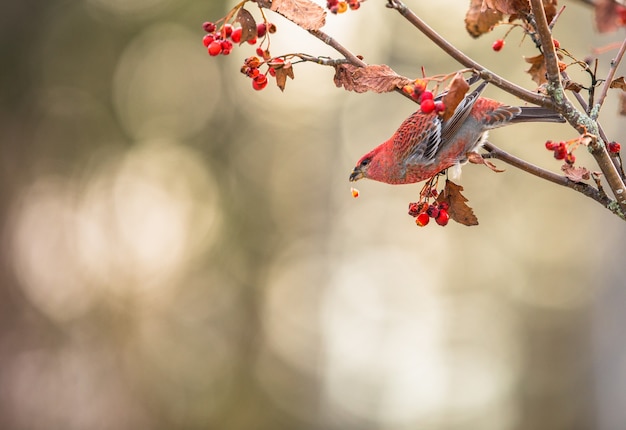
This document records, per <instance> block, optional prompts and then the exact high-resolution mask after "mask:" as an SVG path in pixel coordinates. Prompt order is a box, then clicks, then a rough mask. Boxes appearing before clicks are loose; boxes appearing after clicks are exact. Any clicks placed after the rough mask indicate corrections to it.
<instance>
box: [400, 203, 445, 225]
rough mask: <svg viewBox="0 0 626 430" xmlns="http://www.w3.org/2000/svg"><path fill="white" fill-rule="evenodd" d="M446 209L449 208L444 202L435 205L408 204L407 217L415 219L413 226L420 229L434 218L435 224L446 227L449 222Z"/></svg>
mask: <svg viewBox="0 0 626 430" xmlns="http://www.w3.org/2000/svg"><path fill="white" fill-rule="evenodd" d="M448 209H449V206H448V203H446V202H439V203H437V204H435V203H433V204H429V203H428V202H420V203H409V215H411V216H412V217H415V224H417V225H418V226H420V227H424V226H426V225H427V224H428V222H429V221H430V219H431V218H434V219H435V222H436V223H437V224H439V225H440V226H445V225H447V224H448V221H449V220H450V214H448Z"/></svg>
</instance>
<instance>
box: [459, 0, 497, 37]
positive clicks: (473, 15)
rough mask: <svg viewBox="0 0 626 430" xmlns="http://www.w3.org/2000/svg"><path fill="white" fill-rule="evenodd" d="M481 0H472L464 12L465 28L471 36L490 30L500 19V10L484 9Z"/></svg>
mask: <svg viewBox="0 0 626 430" xmlns="http://www.w3.org/2000/svg"><path fill="white" fill-rule="evenodd" d="M482 6H483V0H472V1H471V3H470V7H469V9H468V10H467V13H466V14H465V29H466V30H467V32H468V33H469V34H470V36H472V37H473V38H477V37H478V36H481V35H483V34H485V33H488V32H490V31H491V30H492V29H493V27H494V26H495V25H496V24H497V23H499V22H500V21H501V20H502V12H500V11H497V10H494V9H484V10H483V8H482Z"/></svg>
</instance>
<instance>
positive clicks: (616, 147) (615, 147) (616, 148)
mask: <svg viewBox="0 0 626 430" xmlns="http://www.w3.org/2000/svg"><path fill="white" fill-rule="evenodd" d="M625 10H626V9H625ZM607 148H608V150H609V152H612V153H614V154H615V153H618V152H620V150H621V149H622V145H620V144H619V143H617V142H609V144H608V145H607Z"/></svg>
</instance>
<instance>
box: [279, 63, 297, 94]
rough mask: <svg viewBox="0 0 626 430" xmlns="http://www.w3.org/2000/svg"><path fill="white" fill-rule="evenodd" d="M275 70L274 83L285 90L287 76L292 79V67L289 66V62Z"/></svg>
mask: <svg viewBox="0 0 626 430" xmlns="http://www.w3.org/2000/svg"><path fill="white" fill-rule="evenodd" d="M275 70H276V85H278V88H280V90H281V91H284V90H285V84H286V83H287V77H290V78H291V79H293V67H291V63H285V64H284V65H283V66H281V67H279V68H277V69H275Z"/></svg>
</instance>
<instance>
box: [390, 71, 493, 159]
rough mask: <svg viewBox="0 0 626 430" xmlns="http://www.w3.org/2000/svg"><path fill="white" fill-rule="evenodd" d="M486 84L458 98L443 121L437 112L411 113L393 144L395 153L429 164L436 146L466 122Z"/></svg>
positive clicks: (448, 138)
mask: <svg viewBox="0 0 626 430" xmlns="http://www.w3.org/2000/svg"><path fill="white" fill-rule="evenodd" d="M486 85H487V82H483V83H481V84H480V85H479V86H478V87H477V88H476V89H475V90H474V91H473V92H471V93H470V94H469V95H468V96H467V97H465V98H464V99H463V100H461V103H459V105H458V106H457V108H456V110H455V111H454V113H453V114H452V116H451V117H450V118H449V119H448V120H446V121H442V120H441V118H440V117H439V116H438V115H436V114H424V113H422V112H421V111H417V112H415V113H414V114H413V115H411V116H410V117H409V118H408V119H407V120H406V121H405V122H404V123H403V124H402V125H401V126H400V129H399V130H398V134H397V137H396V139H397V141H396V143H395V145H396V147H397V149H398V153H399V154H406V158H405V159H406V162H407V164H429V163H432V162H433V161H434V159H435V155H436V154H437V152H438V151H439V149H440V148H441V147H442V146H443V145H445V142H447V141H448V140H450V139H452V137H454V135H455V134H456V132H457V131H458V129H459V127H460V126H461V125H462V124H463V123H464V122H465V120H466V119H467V117H468V115H469V114H470V112H471V110H472V107H473V106H474V104H475V103H476V100H478V97H479V96H480V93H482V91H483V90H484V89H485V86H486ZM444 94H445V93H443V94H441V95H440V96H438V97H437V100H440V99H441V98H442V97H443V95H444ZM407 134H408V136H407ZM401 146H402V147H401Z"/></svg>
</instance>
